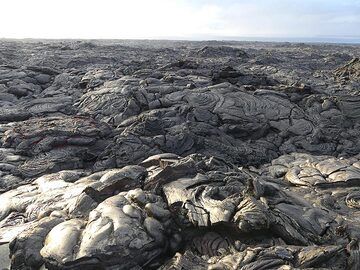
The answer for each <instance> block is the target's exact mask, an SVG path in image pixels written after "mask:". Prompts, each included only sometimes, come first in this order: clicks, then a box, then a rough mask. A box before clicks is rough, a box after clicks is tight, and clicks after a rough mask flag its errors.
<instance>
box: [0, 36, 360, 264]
mask: <svg viewBox="0 0 360 270" xmlns="http://www.w3.org/2000/svg"><path fill="white" fill-rule="evenodd" d="M359 55H360V47H359V46H355V45H347V46H345V45H341V46H340V45H326V44H319V45H310V44H309V45H307V44H290V43H283V44H282V43H266V44H262V43H248V42H247V43H240V42H186V41H181V42H180V41H177V42H175V41H52V42H50V41H26V42H25V41H0V269H3V268H4V269H14V270H22V269H24V270H38V269H50V270H65V269H69V270H70V269H71V270H75V269H85V270H86V269H107V270H110V269H112V270H114V269H132V270H140V269H162V270H170V269H174V270H175V269H177V270H180V269H181V270H188V269H204V270H205V269H212V270H216V269H226V270H227V269H229V270H230V269H239V270H245V269H284V270H285V269H351V270H356V269H360V214H359V213H360V212H359V209H360V140H359V138H360V122H359V119H360V118H359V117H360V93H359V89H360V88H359V87H360V80H359V79H360V73H359V72H360V68H359V67H360V62H359Z"/></svg>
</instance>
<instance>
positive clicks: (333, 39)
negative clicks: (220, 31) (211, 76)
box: [0, 35, 360, 44]
mask: <svg viewBox="0 0 360 270" xmlns="http://www.w3.org/2000/svg"><path fill="white" fill-rule="evenodd" d="M0 39H1V40H49V41H51V40H54V41H56V40H148V41H151V40H154V41H161V40H164V41H200V42H201V41H219V42H221V41H225V42H231V41H235V42H236V41H243V42H247V41H248V42H296V43H297V42H299V43H338V44H359V43H360V36H353V35H333V36H327V35H318V36H231V37H229V36H212V35H207V36H186V37H182V36H164V37H163V36H154V37H132V38H126V37H124V38H119V37H114V38H112V37H88V38H73V37H71V38H70V37H69V38H64V37H59V38H42V37H19V38H17V37H16V38H14V37H0Z"/></svg>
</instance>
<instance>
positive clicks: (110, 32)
mask: <svg viewBox="0 0 360 270" xmlns="http://www.w3.org/2000/svg"><path fill="white" fill-rule="evenodd" d="M1 9H2V11H3V12H2V16H0V37H18V38H22V37H32V38H197V37H198V38H199V37H200V38H206V37H217V36H219V37H236V36H313V35H340V34H344V35H360V32H359V31H360V26H359V15H358V14H360V1H357V0H342V1H341V0H312V1H310V0H302V1H300V0H292V1H288V0H251V1H250V0H238V1H235V0H222V1H221V0H208V1H205V0H198V1H191V0H151V1H150V0H128V1H126V0H62V1H60V0H52V1H49V0H2V2H1Z"/></svg>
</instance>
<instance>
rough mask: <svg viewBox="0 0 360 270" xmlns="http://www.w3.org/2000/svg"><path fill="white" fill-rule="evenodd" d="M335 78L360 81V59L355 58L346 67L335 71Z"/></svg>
mask: <svg viewBox="0 0 360 270" xmlns="http://www.w3.org/2000/svg"><path fill="white" fill-rule="evenodd" d="M334 74H335V76H337V77H339V78H340V79H346V80H350V79H353V80H360V59H359V58H354V59H352V60H351V61H350V62H349V63H347V64H346V65H344V66H342V67H339V68H337V69H335V71H334Z"/></svg>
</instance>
